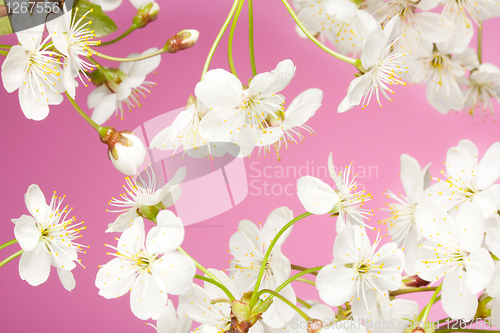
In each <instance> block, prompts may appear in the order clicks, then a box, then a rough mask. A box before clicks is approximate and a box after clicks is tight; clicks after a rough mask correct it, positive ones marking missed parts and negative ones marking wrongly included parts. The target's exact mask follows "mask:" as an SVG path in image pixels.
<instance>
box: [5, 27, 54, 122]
mask: <svg viewBox="0 0 500 333" xmlns="http://www.w3.org/2000/svg"><path fill="white" fill-rule="evenodd" d="M43 29H44V25H43V24H41V25H38V26H35V27H34V28H31V29H27V30H24V31H21V32H19V33H16V35H17V39H18V40H19V42H20V43H21V45H14V46H13V47H12V48H11V49H10V51H9V54H8V55H7V58H6V59H5V61H4V62H3V64H2V81H3V86H4V87H5V90H7V92H9V93H11V92H13V91H15V90H17V89H19V103H20V104H21V109H22V110H23V113H24V115H25V116H26V118H28V119H33V120H42V119H45V117H47V116H48V114H49V105H57V104H60V103H61V102H62V101H63V97H62V95H61V93H62V92H64V86H63V84H62V83H63V82H62V81H61V79H60V75H61V72H60V68H59V65H60V64H59V62H58V60H57V59H55V58H54V57H56V56H57V55H58V54H57V53H54V52H52V51H48V49H49V40H50V37H46V38H45V39H43V41H42V37H43V36H42V35H43Z"/></svg>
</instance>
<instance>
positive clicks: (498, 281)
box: [486, 261, 500, 298]
mask: <svg viewBox="0 0 500 333" xmlns="http://www.w3.org/2000/svg"><path fill="white" fill-rule="evenodd" d="M486 292H487V293H488V295H490V296H491V297H495V298H497V297H499V296H500V261H497V262H496V264H495V270H494V273H493V279H492V280H491V282H490V284H489V285H488V286H487V287H486Z"/></svg>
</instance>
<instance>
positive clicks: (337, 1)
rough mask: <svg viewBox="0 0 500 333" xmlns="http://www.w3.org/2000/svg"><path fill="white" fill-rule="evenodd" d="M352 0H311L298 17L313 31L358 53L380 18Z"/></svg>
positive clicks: (348, 51)
mask: <svg viewBox="0 0 500 333" xmlns="http://www.w3.org/2000/svg"><path fill="white" fill-rule="evenodd" d="M358 8H359V5H358V4H355V3H354V2H352V1H349V0H326V1H317V0H314V1H313V0H308V1H304V7H303V8H302V9H301V10H300V12H299V14H298V17H299V19H300V20H301V21H302V23H303V24H304V26H305V27H306V28H307V29H308V30H309V31H310V32H313V33H315V32H316V33H320V34H321V35H323V36H324V37H326V38H327V39H328V40H329V41H330V42H331V43H332V44H334V45H335V46H336V48H337V50H338V51H339V52H340V53H342V54H353V55H356V54H358V53H359V52H360V51H361V49H362V47H363V41H364V39H365V38H366V36H367V35H368V33H369V32H370V31H372V30H373V29H375V28H376V27H377V21H376V20H375V19H374V18H373V17H372V16H371V15H370V14H369V12H367V11H366V10H360V9H358Z"/></svg>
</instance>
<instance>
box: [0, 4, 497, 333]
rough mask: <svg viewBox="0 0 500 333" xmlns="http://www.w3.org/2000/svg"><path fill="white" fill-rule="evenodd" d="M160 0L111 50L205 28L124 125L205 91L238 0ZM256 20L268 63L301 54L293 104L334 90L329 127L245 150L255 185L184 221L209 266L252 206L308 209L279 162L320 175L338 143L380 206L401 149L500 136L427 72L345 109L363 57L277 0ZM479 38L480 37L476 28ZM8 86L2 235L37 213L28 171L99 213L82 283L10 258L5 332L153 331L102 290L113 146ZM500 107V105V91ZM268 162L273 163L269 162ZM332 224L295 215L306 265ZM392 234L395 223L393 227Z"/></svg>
mask: <svg viewBox="0 0 500 333" xmlns="http://www.w3.org/2000/svg"><path fill="white" fill-rule="evenodd" d="M160 5H161V13H160V16H159V19H158V20H157V21H156V22H154V23H153V24H151V25H150V26H148V27H147V28H145V29H142V30H139V31H136V32H134V33H133V34H132V35H131V36H130V37H129V38H127V39H125V40H124V41H121V42H119V43H117V44H116V45H114V46H109V47H106V48H102V49H101V51H102V52H104V53H107V54H110V55H114V56H122V57H125V56H126V55H128V54H129V53H132V52H142V51H144V50H146V49H148V48H150V47H161V46H162V45H163V44H164V42H165V41H166V40H167V38H168V37H170V36H172V35H173V34H175V33H176V32H177V31H179V30H181V29H185V28H189V29H197V30H199V31H200V39H199V41H198V43H197V45H196V46H195V47H194V48H192V49H190V50H187V51H183V52H181V53H178V54H174V55H170V54H165V55H163V57H162V62H161V64H160V66H159V68H158V70H157V73H158V74H156V75H154V74H152V75H150V76H149V77H148V79H149V80H151V81H154V82H157V83H158V85H157V86H156V87H154V88H153V89H152V93H151V95H149V96H148V97H147V98H146V99H141V103H142V104H143V107H142V108H135V109H134V112H132V113H129V112H126V114H125V120H124V121H120V120H118V119H114V118H113V119H112V120H111V121H109V122H108V123H107V125H111V126H114V127H116V128H117V129H119V130H125V129H134V128H136V127H137V126H139V125H141V124H143V123H144V122H146V121H148V120H150V119H152V118H154V117H156V116H159V115H162V114H163V113H165V112H167V111H169V110H174V109H177V108H179V107H182V106H183V105H185V103H186V101H187V99H188V97H189V95H190V94H193V93H194V87H195V85H196V83H197V82H198V80H199V78H200V75H201V70H202V67H203V64H204V61H205V57H206V55H207V53H208V50H209V48H210V46H211V44H212V42H213V39H214V38H215V36H216V34H217V32H218V30H219V28H220V26H221V24H222V22H223V21H224V19H225V17H226V15H227V13H228V11H229V9H230V6H231V3H230V2H229V1H223V0H212V1H202V0H194V1H189V2H186V1H165V2H160ZM134 13H135V10H134V8H133V7H132V6H131V4H130V3H129V2H128V0H124V2H123V5H122V7H121V8H119V9H118V10H116V11H114V12H111V13H110V15H111V17H112V18H113V19H115V20H116V23H117V24H118V26H119V27H120V31H124V30H125V29H127V28H128V26H129V24H130V22H131V19H132V16H133V15H134ZM246 19H247V17H246V14H245V13H243V14H242V16H241V18H240V25H239V27H238V28H237V33H236V41H235V43H234V58H235V65H236V69H237V73H238V75H239V77H240V79H241V80H242V82H244V83H246V81H247V79H248V78H249V77H250V66H249V61H248V46H247V44H248V41H247V37H246V33H247V27H246ZM255 27H256V28H255V44H256V45H255V48H256V59H257V69H258V71H259V72H265V71H270V70H272V69H274V67H275V66H276V64H277V63H278V62H279V61H282V60H284V59H287V58H289V59H292V60H293V62H294V63H295V65H296V66H297V71H296V76H295V79H294V80H293V81H292V83H291V84H290V85H289V86H288V87H287V88H286V90H285V91H284V94H285V95H286V96H287V104H289V103H290V102H291V101H292V100H293V98H294V97H295V96H297V95H298V94H299V93H300V92H302V91H303V90H305V89H308V88H313V87H315V88H321V89H322V90H323V91H324V99H323V106H322V107H321V108H320V110H319V111H318V112H317V113H316V115H315V116H314V117H313V118H312V119H311V120H310V121H309V122H308V125H309V126H311V127H312V128H313V129H314V130H315V131H316V132H317V135H315V136H309V135H307V136H306V138H305V140H304V143H303V144H298V145H292V146H291V147H290V148H289V149H288V150H282V151H281V157H282V159H283V160H282V161H281V162H277V161H276V158H275V156H274V155H271V156H269V157H267V158H262V157H261V158H260V159H259V158H257V154H256V153H254V154H253V156H252V157H251V158H247V159H245V165H246V172H247V176H248V182H251V181H254V182H253V183H251V184H250V183H249V184H250V185H251V186H250V187H249V189H248V190H249V195H248V196H247V197H246V199H245V200H243V201H242V202H241V203H240V204H239V205H237V206H236V207H235V208H233V209H230V210H229V211H227V212H225V213H223V214H221V215H218V216H215V217H213V218H210V219H207V220H206V221H204V222H201V223H197V224H194V225H191V226H188V227H187V228H186V237H185V240H184V244H183V247H184V249H185V250H186V251H187V252H188V253H190V254H191V255H192V256H193V257H195V258H196V259H197V260H198V261H200V262H201V263H203V264H204V265H205V266H206V267H214V268H218V269H224V268H227V267H228V266H229V264H228V261H229V260H230V258H231V257H230V255H229V253H228V243H229V237H230V236H231V235H232V234H233V233H234V232H235V231H236V230H237V225H238V222H239V221H240V220H242V219H250V220H252V221H254V222H256V223H259V222H262V223H264V222H265V219H266V217H267V216H268V214H269V213H270V212H271V211H272V210H273V209H275V208H277V207H280V206H283V205H286V206H288V207H289V208H291V209H292V210H293V211H294V213H295V214H296V215H298V214H300V213H302V212H303V211H304V209H303V207H302V205H301V203H300V202H299V200H298V198H297V196H296V195H287V194H284V193H282V194H281V195H273V194H272V193H271V194H270V195H265V193H264V181H266V182H267V183H268V184H270V185H267V186H269V187H268V188H267V189H268V191H271V189H272V187H271V186H273V185H274V193H275V194H278V192H279V189H280V188H281V187H283V188H284V187H285V186H286V185H287V184H291V185H289V186H288V187H287V189H288V192H289V193H291V192H295V184H296V182H297V179H298V178H296V177H294V175H293V174H291V175H290V176H289V177H284V178H283V177H282V178H276V177H275V173H276V171H278V169H276V168H279V167H280V166H281V167H285V168H286V166H295V167H296V168H297V169H299V168H300V167H301V166H309V167H308V170H309V173H310V172H311V170H312V166H313V165H314V167H315V168H314V173H315V175H316V172H317V169H316V168H317V167H318V166H325V165H326V162H327V157H328V154H329V152H332V153H333V156H334V162H335V163H336V164H337V165H342V166H345V165H347V164H348V163H350V162H351V161H354V165H355V166H356V167H361V166H362V167H365V168H366V170H367V174H366V175H365V177H363V178H362V177H360V178H359V179H358V182H359V183H360V184H362V185H363V186H364V187H365V188H366V189H367V191H369V192H370V193H372V194H373V196H374V200H372V201H370V202H368V203H367V205H366V208H370V209H377V208H382V207H383V204H384V203H386V202H387V200H388V199H386V198H385V197H384V196H383V195H382V193H383V192H384V190H385V189H391V190H393V191H395V192H401V191H403V189H402V186H401V184H400V180H399V168H400V166H399V156H400V155H401V154H402V153H407V154H410V155H411V156H413V157H415V158H417V160H418V161H419V162H420V164H421V165H425V164H427V163H429V162H432V163H433V165H432V167H431V171H432V173H433V175H436V176H437V175H439V171H440V170H441V169H442V164H441V163H442V162H443V161H444V160H445V157H446V150H447V149H448V148H449V147H451V146H453V145H456V144H457V143H458V141H459V140H460V139H470V140H472V141H473V142H474V143H476V145H477V146H478V148H479V151H480V155H481V156H482V154H484V152H485V151H486V149H487V148H488V147H489V146H490V145H491V144H492V143H493V142H495V141H499V139H500V135H499V125H498V123H495V122H493V121H492V120H491V119H488V121H487V122H486V123H482V122H481V121H479V122H478V123H477V124H474V121H473V119H472V118H471V117H469V116H463V115H462V114H460V115H452V114H450V115H447V116H443V115H440V114H439V113H438V112H437V111H436V110H434V109H433V108H432V107H431V106H430V105H429V104H428V102H427V100H426V98H425V88H424V87H422V86H407V87H396V89H395V90H396V94H395V96H394V100H395V101H394V102H393V103H389V102H386V101H382V102H383V105H384V107H383V108H380V107H378V106H377V105H376V103H372V104H371V105H370V106H369V107H368V108H367V109H365V110H361V109H360V108H359V107H356V108H354V109H352V110H351V111H349V112H347V113H345V114H338V113H337V111H336V110H337V105H338V104H339V103H340V101H341V100H342V98H343V97H344V96H345V93H346V91H347V87H348V84H349V82H350V81H351V80H352V79H353V78H354V76H353V73H354V68H352V67H350V66H348V65H346V64H344V63H342V62H340V61H338V60H336V59H334V58H333V57H331V56H329V55H327V54H326V53H325V52H323V51H321V50H320V49H319V48H317V47H315V46H314V45H313V44H312V43H310V42H308V41H306V40H303V39H301V38H299V37H298V36H297V34H296V32H295V28H294V23H293V22H292V20H291V18H290V16H289V15H288V14H287V12H286V10H285V8H284V6H283V5H282V4H281V2H280V1H278V0H276V1H269V0H268V1H255ZM499 29H500V23H499V21H498V20H495V19H494V20H491V21H487V22H486V23H485V25H484V45H485V47H484V57H483V59H484V61H485V62H492V63H494V64H496V65H497V66H499V65H500V59H498V56H497V54H498V52H499V51H500V49H499V47H498V46H497V45H495V44H496V41H497V40H498V37H497V36H496V32H497V31H499ZM116 35H117V34H116ZM0 40H1V43H4V44H9V43H10V44H14V43H15V42H16V39H15V37H13V36H7V37H1V38H0ZM104 40H107V38H104ZM473 44H474V46H475V42H473ZM225 47H226V39H223V40H222V41H221V43H220V48H219V49H218V50H217V52H216V54H215V57H214V59H213V61H212V66H211V68H218V67H220V68H224V69H227V68H228V66H227V58H226V49H225ZM102 63H106V62H105V61H102ZM91 90H92V87H88V88H80V89H78V92H77V102H78V103H79V104H80V105H81V106H82V108H83V109H84V110H86V111H88V109H87V108H86V97H87V94H88V93H89V92H90V91H91ZM0 91H1V92H0V94H1V95H0V96H1V100H2V106H1V110H2V121H1V122H0V133H1V134H0V135H1V139H2V143H3V144H2V166H1V170H2V174H3V178H4V183H3V184H4V187H3V190H2V191H1V202H2V216H3V219H2V220H3V221H2V222H1V223H0V243H3V242H5V241H8V240H11V239H13V238H14V231H13V229H14V225H13V224H12V223H11V222H10V219H11V218H18V217H20V216H21V215H22V214H27V213H28V211H27V209H26V207H25V204H24V193H25V192H26V190H27V188H28V186H29V185H30V184H38V185H39V186H40V187H41V189H42V191H43V192H44V193H45V194H46V196H50V194H51V193H52V191H54V190H56V191H57V193H58V194H59V195H62V194H65V195H66V196H67V197H66V199H65V202H66V203H67V204H69V205H70V206H71V207H74V211H73V214H74V216H75V217H76V218H77V220H78V221H81V220H83V221H85V222H86V224H87V227H88V230H86V231H85V232H84V237H83V238H82V239H81V242H82V243H84V244H87V245H90V249H89V250H88V253H87V254H86V255H82V256H81V259H82V263H83V264H84V265H85V266H86V269H83V268H81V267H77V268H76V269H75V270H73V273H74V275H75V277H76V280H77V286H76V288H75V289H74V290H73V291H72V292H71V293H70V292H68V291H66V290H65V289H64V288H63V287H62V285H61V284H60V282H59V279H58V277H57V273H56V272H55V270H54V269H53V270H52V272H51V276H50V277H49V280H48V281H47V282H46V283H44V284H43V285H40V286H38V287H32V286H30V285H29V284H28V283H27V282H25V281H22V280H21V279H20V277H19V273H18V259H16V260H15V261H13V262H10V263H8V264H7V265H6V266H4V267H3V268H2V269H1V281H2V283H1V286H0V293H1V295H2V297H1V303H0V304H1V305H0V306H1V311H0V313H1V314H0V318H1V320H0V332H33V331H35V330H36V331H39V332H48V331H50V332H69V331H71V332H75V333H76V332H106V331H112V332H141V331H143V332H148V331H149V332H152V328H148V327H145V325H144V324H145V322H144V321H142V320H139V319H137V318H136V317H135V316H133V314H132V313H131V311H130V305H129V295H126V296H124V297H121V298H119V299H113V300H107V299H104V298H103V297H101V296H99V295H98V293H97V292H98V290H97V288H96V287H95V285H94V281H95V275H96V273H97V270H98V267H97V266H98V265H99V264H104V263H106V262H108V261H109V260H110V259H111V258H110V257H109V256H106V252H107V250H108V249H107V248H106V247H104V243H105V242H108V243H110V244H114V243H115V242H116V241H115V240H114V237H116V236H119V235H118V234H105V233H104V230H105V229H106V228H107V225H108V223H110V222H112V221H113V220H114V219H115V218H116V214H112V213H107V212H106V209H107V208H108V205H107V203H108V201H109V199H110V198H111V197H112V196H117V195H118V194H119V193H122V192H123V190H122V185H123V184H124V179H123V178H124V176H123V175H122V174H120V173H119V172H117V171H116V170H115V169H114V167H113V166H112V165H111V163H110V162H109V160H108V158H107V152H106V146H104V145H103V144H102V143H101V142H100V141H99V138H98V136H97V135H96V134H95V132H94V131H93V130H92V129H91V128H90V127H89V126H88V125H87V124H86V123H85V122H84V121H83V120H82V119H81V118H80V116H79V115H78V114H77V113H76V112H75V110H74V109H73V108H72V107H71V105H70V104H69V102H68V101H64V102H63V103H62V104H61V105H59V106H53V107H51V112H50V115H49V116H48V118H47V119H45V120H44V121H41V122H35V121H31V120H27V119H26V118H25V117H24V115H23V113H22V112H21V109H20V107H19V101H18V97H17V93H12V94H7V93H6V92H5V90H3V89H0ZM372 102H373V101H372ZM495 107H497V108H498V105H497V104H496V102H495ZM370 166H373V167H375V168H376V169H377V170H378V173H375V168H372V174H371V177H369V174H368V168H369V167H370ZM265 167H267V169H265V171H266V172H267V174H264V173H263V172H264V168H265ZM305 169H306V168H305V167H303V168H302V172H303V174H302V175H304V174H305V173H306V172H305V171H306V170H305ZM356 170H357V171H360V169H358V168H357V169H356ZM260 173H262V174H260ZM266 175H268V176H270V177H267V176H266ZM285 176H286V174H285ZM360 176H361V175H360ZM325 180H326V181H327V182H330V183H332V182H331V180H328V179H325ZM257 181H258V182H257ZM258 184H259V185H258ZM276 184H279V185H276ZM207 186H209V185H208V184H207ZM255 187H259V188H260V189H261V191H262V193H261V194H260V195H255V194H256V192H257V190H256V188H255ZM268 193H269V192H268ZM188 199H189V198H188ZM181 200H182V199H181ZM184 200H186V198H184ZM191 203H192V204H193V209H197V210H203V209H204V207H205V205H206V203H205V200H204V198H203V197H200V198H196V200H194V199H192V200H191ZM375 213H376V214H375V217H374V218H372V220H371V224H372V225H376V224H377V223H376V222H377V221H378V220H381V219H384V218H387V217H388V215H389V214H388V212H385V211H376V212H375ZM334 230H335V228H334V220H333V219H329V218H328V217H326V216H318V217H310V218H308V219H306V220H304V221H303V222H301V223H298V224H297V225H296V226H295V227H294V230H293V232H292V233H291V235H290V237H289V238H288V240H287V241H286V243H285V245H284V248H283V252H284V253H285V255H286V256H288V258H290V260H291V262H292V263H294V264H297V265H303V266H308V267H314V266H318V265H325V264H328V263H329V262H331V260H332V245H333V240H334V238H335V231H334ZM382 234H385V231H384V230H382ZM371 236H373V234H372V235H371ZM18 249H19V245H17V244H16V245H13V246H10V247H9V248H8V249H4V250H2V251H1V255H0V257H1V259H3V258H5V257H7V256H8V255H10V254H11V253H14V252H15V251H18ZM295 286H296V290H297V294H298V296H299V297H301V298H305V299H317V298H318V296H317V292H316V291H315V290H314V288H313V287H312V286H309V285H303V284H296V285H295ZM426 297H429V295H426ZM436 309H441V306H440V305H437V306H436ZM433 316H434V317H433V318H434V319H437V318H442V317H443V316H444V315H443V314H442V312H441V310H440V311H439V313H438V312H435V313H433ZM149 322H152V321H149Z"/></svg>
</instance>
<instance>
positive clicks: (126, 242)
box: [117, 217, 145, 257]
mask: <svg viewBox="0 0 500 333" xmlns="http://www.w3.org/2000/svg"><path fill="white" fill-rule="evenodd" d="M144 239H145V235H144V220H143V219H142V217H137V218H136V219H135V220H134V223H132V226H131V227H129V228H127V229H126V230H125V231H124V232H123V233H122V235H121V237H120V240H119V241H118V246H117V249H118V251H120V253H122V254H124V255H126V256H129V257H131V256H133V255H135V254H137V253H139V252H140V251H141V250H142V247H143V245H144Z"/></svg>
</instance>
